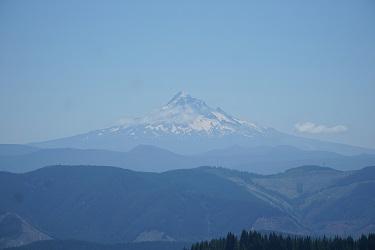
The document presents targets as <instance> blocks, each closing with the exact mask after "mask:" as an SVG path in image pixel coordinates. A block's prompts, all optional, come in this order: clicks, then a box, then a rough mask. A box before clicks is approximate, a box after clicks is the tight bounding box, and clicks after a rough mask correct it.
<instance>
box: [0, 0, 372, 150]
mask: <svg viewBox="0 0 375 250" xmlns="http://www.w3.org/2000/svg"><path fill="white" fill-rule="evenodd" d="M374 27H375V2H374V1H373V0H357V1H347V0H341V1H321V0H317V1H276V0H275V1H176V0H175V1H141V0H137V1H17V0H15V1H14V0H12V1H11V0H3V1H1V2H0V119H1V122H0V143H25V142H31V141H39V140H46V139H51V138H58V137H63V136H68V135H74V134H78V133H81V132H86V131H88V130H92V129H97V128H102V127H106V126H109V125H112V124H113V123H115V122H116V121H118V120H119V119H120V118H122V117H127V116H141V115H144V114H147V113H148V112H150V111H151V110H153V109H155V108H158V107H159V106H161V105H163V104H164V103H166V102H167V101H168V100H169V99H170V98H172V96H173V95H174V94H175V93H176V92H178V91H179V90H185V91H187V92H189V93H190V94H192V95H193V96H195V97H198V98H202V99H204V100H205V101H206V102H207V103H208V104H209V105H211V106H214V107H216V106H220V107H221V108H223V109H224V110H225V111H227V112H228V113H231V114H233V115H236V116H238V117H240V118H244V119H247V120H251V121H255V122H258V123H260V124H263V125H267V126H270V127H274V128H276V129H279V130H281V131H284V132H288V133H291V134H298V135H303V136H307V137H312V138H318V139H324V140H329V141H336V142H343V143H348V144H353V145H361V146H366V147H372V148H375V115H374V114H375V113H374V107H375V97H374V96H375V29H374ZM306 122H309V123H307V124H306ZM296 124H299V125H303V126H302V128H303V129H300V130H301V132H298V131H297V129H296ZM311 124H313V125H311ZM309 126H310V127H309ZM337 126H339V128H344V129H335V128H337ZM340 126H341V127H340ZM298 128H301V126H299V127H298Z"/></svg>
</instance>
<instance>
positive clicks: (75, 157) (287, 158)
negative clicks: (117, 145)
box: [0, 144, 375, 174]
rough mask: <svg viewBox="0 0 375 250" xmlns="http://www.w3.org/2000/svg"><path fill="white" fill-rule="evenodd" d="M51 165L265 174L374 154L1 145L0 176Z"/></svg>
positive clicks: (339, 164)
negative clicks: (211, 169) (208, 168)
mask: <svg viewBox="0 0 375 250" xmlns="http://www.w3.org/2000/svg"><path fill="white" fill-rule="evenodd" d="M51 165H97V166H116V167H121V168H125V169H131V170H135V171H147V172H163V171H167V170H173V169H184V168H194V167H197V166H220V167H226V168H231V169H237V170H242V171H248V172H253V173H260V174H274V173H279V172H282V171H285V170H287V169H289V168H293V167H298V166H303V165H320V166H328V167H331V168H335V169H338V170H355V169H360V168H363V167H366V166H372V165H375V155H373V154H359V155H342V154H338V153H334V152H326V151H312V150H302V149H298V148H296V147H292V146H275V147H271V146H259V147H252V148H246V147H241V146H233V147H229V148H225V149H217V150H211V151H208V152H205V153H199V154H191V155H182V154H177V153H174V152H171V151H169V150H166V149H162V148H158V147H156V146H150V145H139V146H136V147H135V148H133V149H131V150H130V151H128V152H119V151H109V150H100V149H74V148H49V149H43V148H37V147H31V146H27V145H14V144H8V145H6V144H0V171H9V172H13V173H22V172H28V171H32V170H35V169H38V168H41V167H45V166H51Z"/></svg>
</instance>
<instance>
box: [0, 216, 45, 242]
mask: <svg viewBox="0 0 375 250" xmlns="http://www.w3.org/2000/svg"><path fill="white" fill-rule="evenodd" d="M49 239H51V238H50V237H49V236H48V235H46V234H44V233H42V232H40V231H39V230H38V229H36V228H35V227H33V226H32V225H30V224H29V223H28V222H26V221H25V220H24V219H22V218H21V217H20V216H18V215H17V214H14V213H4V214H1V215H0V248H6V247H16V246H21V245H25V244H29V243H32V242H35V241H41V240H49Z"/></svg>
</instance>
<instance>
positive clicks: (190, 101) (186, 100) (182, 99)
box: [166, 91, 207, 107]
mask: <svg viewBox="0 0 375 250" xmlns="http://www.w3.org/2000/svg"><path fill="white" fill-rule="evenodd" d="M166 106H167V107H171V106H196V107H201V106H207V105H206V103H205V102H204V101H202V100H200V99H197V98H194V97H192V96H191V95H190V94H188V93H187V92H185V91H180V92H178V93H177V94H176V95H175V96H174V97H173V98H172V99H171V100H170V101H169V102H168V103H167V105H166Z"/></svg>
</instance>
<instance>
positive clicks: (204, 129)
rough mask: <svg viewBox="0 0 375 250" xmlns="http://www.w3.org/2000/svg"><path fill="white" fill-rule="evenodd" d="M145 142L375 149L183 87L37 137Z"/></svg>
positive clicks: (69, 143) (81, 144)
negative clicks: (269, 123)
mask: <svg viewBox="0 0 375 250" xmlns="http://www.w3.org/2000/svg"><path fill="white" fill-rule="evenodd" d="M141 144H148V145H154V146H158V147H162V148H166V149H169V150H171V151H174V152H178V153H184V154H190V153H199V152H204V151H209V150H213V149H218V148H225V147H232V146H235V145H237V146H244V147H254V146H278V145H290V146H295V147H298V148H301V149H305V150H306V149H307V150H327V151H334V152H338V153H343V154H356V153H366V152H373V150H369V149H363V148H359V147H354V146H349V145H343V144H337V143H329V142H321V141H317V140H312V139H307V138H302V137H297V136H292V135H288V134H284V133H282V132H279V131H277V130H275V129H273V128H269V127H264V126H260V125H257V124H255V123H252V122H248V121H244V120H241V119H238V118H236V117H233V116H231V115H229V114H227V113H226V112H224V111H223V110H222V109H220V108H216V109H214V108H211V107H210V106H208V105H207V104H206V103H205V102H204V101H202V100H200V99H196V98H194V97H192V96H190V95H189V94H187V93H184V92H179V93H178V94H176V95H175V96H174V97H173V98H172V99H171V100H170V101H169V102H168V103H167V104H166V105H164V106H162V107H161V108H159V109H158V110H156V111H154V112H152V113H151V114H149V115H147V116H144V117H141V118H134V119H126V121H125V122H123V123H122V124H120V125H117V126H112V127H109V128H105V129H99V130H95V131H91V132H88V133H85V134H80V135H76V136H72V137H66V138H62V139H56V140H51V141H46V142H39V143H34V145H36V146H39V147H47V148H58V147H70V148H83V149H107V150H117V151H127V150H130V149H131V148H134V147H135V146H138V145H141Z"/></svg>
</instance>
